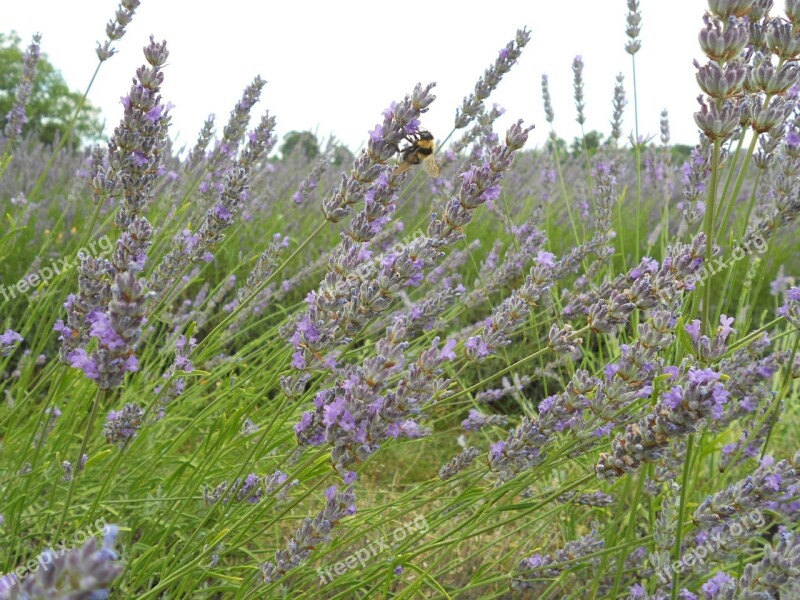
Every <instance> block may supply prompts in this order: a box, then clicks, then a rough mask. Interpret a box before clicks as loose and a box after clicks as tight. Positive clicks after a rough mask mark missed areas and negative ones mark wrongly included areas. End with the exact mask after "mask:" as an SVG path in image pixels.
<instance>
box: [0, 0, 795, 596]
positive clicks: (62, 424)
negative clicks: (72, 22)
mask: <svg viewBox="0 0 800 600" xmlns="http://www.w3.org/2000/svg"><path fill="white" fill-rule="evenodd" d="M617 4H621V5H625V2H622V0H617ZM639 4H640V3H639V2H638V0H627V10H628V14H627V20H626V22H620V23H619V35H618V38H617V39H616V40H614V43H617V44H619V45H620V46H624V47H625V49H626V51H627V53H628V55H629V56H628V58H629V59H630V60H629V62H628V63H627V64H621V65H619V69H620V70H621V74H620V76H619V77H618V78H617V80H616V82H609V84H610V85H609V87H608V92H609V94H608V97H607V98H591V99H588V100H589V101H591V102H593V103H598V104H599V103H601V102H602V103H604V105H606V106H608V121H610V126H609V127H608V128H607V129H608V131H606V132H603V139H601V140H599V141H598V139H597V136H596V135H594V133H595V132H589V131H585V132H584V123H585V120H586V119H585V114H584V110H585V104H586V102H587V98H585V94H584V89H585V87H584V62H583V60H582V58H581V56H576V58H575V59H574V61H573V63H572V77H573V80H574V98H573V99H572V100H570V101H569V102H565V101H563V100H562V101H561V102H558V103H557V102H554V101H553V99H551V93H550V82H549V80H548V77H547V76H546V75H545V76H544V77H542V79H541V80H536V81H530V82H529V84H530V86H532V87H536V88H541V99H542V103H543V107H544V114H545V115H546V119H545V121H543V122H537V123H532V122H527V121H522V120H519V121H512V125H511V126H510V127H508V128H506V127H503V128H501V127H499V126H498V124H497V122H498V119H500V118H501V115H502V113H503V111H502V109H501V108H500V107H499V106H498V105H497V104H494V103H495V101H497V94H495V91H496V90H502V85H503V82H502V80H503V79H504V78H506V77H513V75H514V68H515V65H517V64H518V62H520V61H523V60H531V61H535V60H536V53H537V52H541V51H542V49H541V48H540V49H538V50H537V49H536V48H535V47H536V36H535V33H534V34H533V35H532V33H531V31H529V30H528V29H526V28H521V29H519V30H518V31H516V34H515V35H514V33H513V32H509V34H510V37H509V42H508V44H507V45H506V46H505V47H503V48H498V52H497V54H495V55H494V56H487V57H486V64H483V65H482V64H476V65H474V70H475V76H476V77H479V79H478V81H477V83H476V84H475V87H474V90H472V91H469V90H465V93H467V95H466V97H465V98H464V101H463V103H462V104H461V105H460V106H458V107H445V109H446V110H452V111H453V113H454V120H453V124H452V130H451V131H449V132H448V131H432V134H433V137H434V138H435V139H436V149H435V152H436V153H435V155H433V156H435V161H436V163H437V165H438V175H435V174H434V176H431V175H429V174H428V173H426V168H429V167H430V164H429V163H428V164H424V165H417V164H411V163H413V162H415V161H414V159H415V158H416V159H418V160H417V161H416V162H423V163H424V162H425V161H424V160H422V159H423V157H424V156H425V153H424V152H423V150H420V148H422V146H420V145H419V144H420V143H421V142H420V140H424V136H422V137H421V135H420V134H421V133H422V132H424V131H426V130H427V127H428V126H427V125H426V113H427V112H428V111H429V109H431V107H432V106H434V104H433V103H434V102H435V101H436V92H437V88H436V87H435V85H434V84H433V83H429V82H427V81H423V82H420V83H419V84H417V85H416V86H415V87H413V89H408V90H406V93H405V95H402V94H400V95H398V96H397V97H396V98H395V101H394V102H392V103H391V105H389V106H372V107H364V110H365V111H366V112H368V113H369V114H371V115H372V114H374V116H375V119H374V123H375V125H374V128H372V129H371V130H370V131H368V132H367V131H365V132H364V138H363V145H362V146H361V147H360V148H357V149H356V148H347V147H345V146H344V145H342V144H340V143H338V142H337V141H336V140H335V139H330V140H325V139H323V140H316V138H314V137H313V136H305V137H303V136H301V137H299V138H297V139H295V142H296V143H295V144H293V145H290V144H286V143H284V144H282V145H281V141H280V140H279V136H278V135H277V133H276V124H277V122H278V121H279V120H280V118H281V115H280V114H272V113H271V112H269V110H268V109H269V99H268V97H267V96H266V95H265V96H264V97H263V98H262V93H264V92H265V90H267V89H268V86H266V82H265V80H264V79H262V78H261V77H260V76H256V75H255V74H251V75H249V77H250V79H249V80H245V81H243V82H242V85H243V86H246V87H244V91H243V92H242V94H241V99H240V100H239V101H238V102H237V103H236V104H235V106H234V107H233V108H232V110H231V111H230V115H229V117H227V120H226V119H224V118H222V119H217V120H214V119H213V118H209V120H208V121H207V122H206V124H205V126H204V127H203V129H202V131H200V132H199V134H197V138H196V142H193V145H192V144H188V145H187V146H186V147H182V146H179V145H178V143H177V142H176V141H175V139H174V137H172V132H171V129H170V123H171V119H172V117H173V115H174V112H175V111H176V110H179V109H178V108H176V107H173V106H172V105H171V104H170V102H169V99H168V98H167V95H166V93H163V92H162V86H163V85H164V84H165V81H167V80H168V79H169V77H170V70H169V52H170V51H169V47H170V46H169V41H168V40H167V41H162V40H160V39H158V38H153V37H151V38H150V39H149V40H147V39H143V40H141V45H142V46H143V55H142V66H141V67H140V68H139V69H138V70H137V71H136V72H135V73H130V77H131V78H133V79H132V84H131V87H130V89H128V90H119V92H120V95H121V96H122V97H123V98H122V102H121V105H120V107H119V114H118V115H117V116H118V121H116V122H115V123H109V124H107V127H106V135H104V136H103V137H102V139H101V140H100V142H99V143H86V142H85V139H84V141H83V142H81V143H78V142H79V141H80V139H81V136H80V135H79V134H78V127H79V126H80V124H81V123H82V121H81V115H82V114H84V112H83V110H84V109H83V107H82V106H81V104H82V102H83V100H85V99H86V95H84V96H83V97H82V98H81V99H80V100H81V102H79V104H78V107H77V111H76V112H75V113H74V114H73V115H71V117H70V119H69V120H68V121H69V122H68V123H67V124H66V129H65V130H64V131H61V133H60V134H59V135H55V136H54V137H53V139H52V140H43V139H42V138H41V137H37V136H36V135H34V129H33V120H32V114H33V112H32V111H33V109H34V106H35V105H36V101H37V100H36V96H35V93H34V90H35V85H34V82H35V81H36V73H37V68H41V66H42V64H43V63H42V55H43V52H44V51H45V50H46V40H40V39H39V38H38V37H36V38H34V39H33V40H32V41H30V40H26V41H25V42H24V44H23V47H22V50H23V51H24V57H23V58H21V62H20V68H19V70H18V71H19V72H18V73H15V82H14V88H13V94H12V95H11V96H9V98H11V99H12V106H11V109H10V110H9V111H8V113H7V114H4V115H3V116H4V121H3V125H4V132H3V134H2V135H1V136H0V213H1V214H0V217H2V225H0V600H22V599H26V600H27V599H54V598H69V599H74V600H79V599H85V600H100V599H103V598H137V599H138V598H142V599H156V598H158V599H178V598H215V599H216V598H219V599H222V598H226V599H227V598H237V599H248V600H249V599H256V598H289V599H294V598H311V599H318V598H320V599H321V598H324V599H329V598H330V599H332V598H341V599H350V598H404V599H412V598H454V599H455V598H459V599H479V598H480V599H483V598H530V599H537V598H542V599H581V600H585V599H588V598H611V599H618V598H622V599H629V600H644V599H668V598H669V599H672V600H675V599H681V600H690V599H700V600H712V599H713V600H722V599H734V598H735V599H739V598H741V599H759V600H766V599H776V600H778V599H780V600H791V599H800V526H799V525H798V523H799V522H800V441H798V439H799V438H800V436H799V435H798V433H799V432H800V399H799V398H798V390H799V388H800V385H799V382H798V378H800V355H799V354H798V348H799V347H800V330H799V328H800V287H798V286H800V237H798V224H797V217H798V214H800V0H786V1H785V6H784V5H782V4H780V5H778V3H776V5H775V6H773V1H772V0H708V4H707V5H705V4H704V3H703V2H699V1H698V9H697V14H698V19H697V21H696V22H693V23H687V24H686V26H687V27H692V28H694V29H696V30H697V32H698V36H697V40H698V44H699V45H698V53H702V55H704V56H705V57H706V59H705V62H702V63H701V62H698V64H697V65H696V69H695V70H696V79H697V88H696V89H695V90H694V92H693V93H694V95H699V96H700V98H699V103H698V105H697V112H696V113H695V115H694V121H695V125H696V128H697V140H696V146H694V147H690V146H682V145H680V144H674V143H673V141H672V140H671V138H670V120H669V119H670V115H669V114H668V113H667V111H664V112H663V113H662V114H661V129H660V132H659V133H657V134H655V135H648V134H646V132H643V131H642V132H640V131H639V121H638V119H639V117H640V115H639V114H638V112H639V111H638V104H637V96H636V85H635V82H636V68H637V63H636V60H637V53H638V52H639V50H640V48H641V46H642V44H643V43H647V38H646V36H645V35H644V32H646V27H647V26H648V23H647V22H646V20H645V19H644V18H643V15H642V14H641V12H640V6H639ZM138 7H139V0H122V1H121V4H120V6H119V7H118V9H117V12H116V15H115V16H114V18H113V20H112V21H111V22H110V23H109V26H108V28H107V30H106V37H105V38H103V39H102V40H101V41H100V42H99V43H98V49H97V57H98V63H97V67H98V69H101V68H102V69H114V68H115V67H114V54H115V51H114V48H115V44H117V43H118V41H119V40H120V39H121V38H122V37H123V35H125V33H126V32H125V28H126V26H127V25H128V24H129V23H130V22H131V20H132V19H133V20H135V19H136V14H135V13H136V10H137V8H138ZM703 10H707V12H706V15H705V17H702V13H703ZM11 25H13V23H12V24H11ZM652 25H653V26H655V25H656V24H652ZM28 44H30V45H29V46H28ZM26 46H27V49H25V47H26ZM665 51H666V49H665ZM579 53H580V49H576V51H575V52H574V54H579ZM481 73H483V74H482V75H481ZM264 75H265V77H266V76H268V74H264ZM162 93H163V96H162ZM498 93H499V92H498ZM87 94H88V90H87ZM439 108H441V107H439ZM556 115H558V117H559V118H560V119H564V120H574V119H576V120H577V122H578V124H579V125H580V126H581V131H582V135H581V136H580V138H576V141H575V143H573V145H572V147H571V148H570V147H568V145H567V144H566V143H565V142H564V141H563V140H561V138H560V137H559V135H558V130H557V121H556V118H555V117H556ZM514 118H515V119H516V116H514ZM37 122H38V121H37ZM42 122H43V123H46V120H45V121H42ZM534 125H535V126H536V128H537V130H541V129H545V130H547V131H549V132H550V136H549V138H548V142H547V144H546V145H544V146H541V147H535V145H534V144H532V143H531V141H530V140H529V139H528V138H529V135H530V133H531V131H532V128H533V127H534ZM309 127H313V120H312V121H311V122H310V123H309ZM65 132H66V133H65ZM62 134H63V135H62ZM415 144H416V145H415ZM309 148H311V150H309Z"/></svg>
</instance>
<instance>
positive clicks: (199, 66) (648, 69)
mask: <svg viewBox="0 0 800 600" xmlns="http://www.w3.org/2000/svg"><path fill="white" fill-rule="evenodd" d="M4 4H5V6H4V7H3V10H2V12H3V25H2V30H0V31H2V32H3V33H9V32H10V31H11V30H16V32H17V33H18V34H19V35H20V36H21V37H22V39H23V43H24V44H25V45H27V43H28V42H29V40H30V37H31V35H32V34H33V33H35V32H40V33H41V34H42V50H43V52H44V53H46V54H47V56H48V59H49V60H50V62H51V63H53V65H54V66H55V67H56V68H58V69H59V70H60V71H61V73H62V74H63V76H64V78H65V79H66V81H67V83H68V84H69V86H70V87H71V88H73V89H80V90H81V91H83V90H84V89H85V88H86V86H87V85H88V84H89V82H90V80H91V76H92V74H93V73H94V70H95V68H96V66H97V56H96V54H95V46H96V42H97V41H102V40H104V38H105V24H106V22H107V21H108V20H109V19H111V18H112V17H113V15H114V11H115V9H116V5H117V2H116V0H76V1H73V2H64V1H63V0H27V1H25V2H10V1H9V2H5V3H4ZM640 6H641V13H642V31H641V34H640V37H641V40H642V49H641V50H640V51H639V53H638V54H637V55H636V57H635V60H636V86H637V87H636V95H637V98H638V114H639V133H640V135H643V136H647V135H650V136H654V137H656V138H657V136H658V134H659V119H660V113H661V111H662V110H663V109H667V110H668V112H669V117H670V128H671V133H672V142H673V143H683V144H690V145H694V144H695V143H696V142H697V129H696V126H695V124H694V120H693V118H692V113H693V112H694V111H695V110H696V107H697V100H696V98H697V96H698V94H699V93H700V92H699V88H698V86H697V83H696V81H695V77H694V73H695V68H694V66H693V65H692V61H693V59H695V58H698V59H699V58H701V52H700V49H699V46H698V42H697V34H698V32H699V30H700V27H701V26H702V16H703V13H704V11H705V8H706V2H705V1H704V0H670V1H666V0H641V2H640ZM626 13H627V7H626V2H625V0H571V1H570V2H564V1H561V2H553V1H552V0H546V1H545V0H527V1H526V2H521V1H520V0H492V1H490V2H487V1H483V2H476V1H472V0H468V1H459V2H452V1H439V2H433V1H431V0H426V1H425V2H419V3H411V2H409V3H406V4H402V3H399V2H375V1H373V2H368V1H340V2H310V1H303V0H293V1H290V2H281V3H272V2H252V1H250V2H248V1H246V0H225V1H224V2H220V1H218V0H216V1H211V0H193V1H191V2H189V1H186V0H183V1H180V0H142V3H141V5H140V7H139V8H138V9H137V11H136V14H135V16H134V17H133V21H132V23H131V24H130V25H129V26H128V28H127V33H126V35H125V37H124V38H123V39H122V40H121V41H118V42H117V43H116V46H115V47H116V48H117V49H118V54H117V55H115V56H114V57H112V58H111V59H109V60H108V61H106V62H105V63H104V64H103V65H102V66H101V68H100V71H99V73H98V74H97V77H96V79H95V81H94V82H93V84H92V86H91V89H90V92H89V100H90V102H91V103H92V104H94V105H95V106H97V107H99V108H100V109H101V110H102V113H103V117H104V118H105V119H106V123H107V127H106V133H107V134H108V133H110V132H111V131H112V130H113V128H114V126H115V125H116V124H117V123H118V122H119V119H120V117H121V115H122V106H121V105H120V102H119V100H120V97H121V96H124V95H125V94H127V92H128V90H129V88H130V83H131V78H132V77H133V76H134V74H135V71H136V68H137V67H138V66H139V65H141V64H143V63H144V56H143V54H142V51H141V49H142V47H143V46H145V45H146V44H147V42H148V39H149V36H150V35H151V34H152V35H154V36H155V37H156V39H157V40H162V39H165V40H167V47H168V49H169V51H170V57H169V61H168V63H167V66H166V67H165V69H164V74H165V82H164V85H163V86H162V95H163V96H164V99H165V100H166V101H169V102H172V104H174V105H175V106H174V109H173V110H172V127H171V136H172V138H173V139H174V140H176V143H177V146H178V147H180V146H183V145H187V146H191V145H193V143H194V141H195V139H196V138H197V134H198V132H199V131H200V128H201V127H202V125H203V122H204V120H205V119H206V117H207V116H208V115H209V114H211V113H214V114H216V116H217V122H216V123H217V125H216V130H217V135H221V132H222V128H223V127H224V124H225V122H226V121H227V119H228V115H229V114H230V111H231V109H232V108H233V106H234V104H235V103H236V101H237V100H238V98H239V97H240V96H241V93H242V90H243V89H244V88H245V86H247V85H248V84H249V83H250V82H251V81H252V80H253V78H254V77H255V76H256V75H261V77H262V78H264V79H265V80H266V81H267V85H266V86H265V88H264V90H263V92H262V96H261V101H260V102H259V104H257V105H256V106H255V108H254V117H253V120H252V124H253V125H255V123H256V122H257V119H258V118H260V116H261V115H262V114H263V112H264V111H265V110H269V111H270V113H271V114H272V115H274V116H275V117H276V118H277V121H278V125H277V133H278V135H279V136H280V137H281V138H282V137H283V136H284V135H285V134H286V133H287V132H289V131H292V130H298V131H302V130H310V131H313V132H315V133H316V134H317V135H318V136H319V137H320V138H326V137H327V136H329V135H334V136H336V138H337V139H339V140H340V141H342V142H344V143H345V144H347V145H348V146H349V147H350V148H351V149H353V150H355V149H357V148H359V147H361V145H362V144H363V143H364V141H365V140H366V139H367V136H368V134H367V132H368V131H369V130H371V129H373V127H374V126H375V124H376V123H379V122H380V121H381V112H382V111H383V110H384V109H385V108H386V107H388V105H389V104H390V103H391V102H392V101H393V100H400V99H402V97H403V96H404V95H405V94H407V93H409V92H410V91H411V90H412V89H413V87H414V85H415V84H416V83H417V82H422V83H428V82H430V81H435V82H436V83H437V87H436V88H435V90H434V92H435V94H436V95H437V100H436V101H435V102H434V103H433V104H432V105H431V108H430V111H429V112H428V113H427V114H425V115H423V117H422V125H423V126H424V127H425V128H426V129H429V130H430V131H432V132H433V133H434V135H435V136H436V137H437V138H439V139H441V138H444V137H445V136H446V135H448V133H449V132H450V131H451V129H452V127H453V120H454V117H455V111H456V108H457V107H458V106H460V104H461V101H462V99H463V98H464V96H466V95H468V94H469V93H470V92H471V91H472V90H473V88H474V85H475V82H476V81H477V79H478V77H480V76H481V74H482V73H483V72H484V70H485V69H486V68H487V67H488V66H489V65H490V64H491V63H492V62H493V61H494V60H495V58H496V57H497V55H498V52H499V50H500V49H501V48H503V47H504V46H505V45H506V44H507V43H508V42H509V41H510V40H512V39H514V35H515V32H516V30H517V29H518V28H521V27H523V26H526V27H527V28H528V29H529V30H531V32H532V38H531V41H530V42H529V43H528V45H527V46H526V47H525V49H524V50H523V53H522V56H521V58H520V60H519V62H518V64H517V65H515V66H514V67H513V68H512V70H511V71H510V72H509V73H508V74H506V75H505V77H504V79H503V81H502V82H501V83H500V85H499V86H498V88H497V89H496V90H495V92H494V93H493V94H492V96H491V97H490V98H489V101H488V102H489V103H493V102H496V103H498V104H499V105H500V106H502V107H503V108H505V109H506V113H505V115H504V116H503V117H502V118H501V120H500V121H499V123H498V125H499V127H498V129H499V131H504V130H505V129H506V128H507V127H508V125H509V124H510V123H512V122H513V121H515V120H517V119H523V120H524V121H525V122H526V123H534V124H535V125H536V129H535V130H534V131H533V132H532V133H531V136H530V142H529V144H530V145H535V146H543V145H544V144H545V142H546V140H547V134H548V132H549V125H548V123H547V122H546V121H545V118H544V110H543V107H542V97H541V77H542V74H547V75H548V77H549V79H550V91H551V95H552V98H553V106H554V111H555V122H554V128H555V130H556V133H557V134H558V135H559V136H561V137H562V138H565V139H567V140H568V141H571V140H572V139H573V138H574V137H575V136H578V135H580V132H581V130H580V126H579V125H578V124H577V123H576V121H575V117H576V111H575V104H574V100H573V88H572V85H573V80H572V61H573V59H574V57H575V56H576V55H581V56H582V58H583V62H584V65H585V66H584V93H585V104H586V109H585V113H586V123H585V125H584V129H585V131H587V132H588V131H591V130H594V129H596V130H598V131H600V132H601V133H603V134H604V135H607V134H608V133H609V131H610V125H609V121H610V119H611V112H612V108H611V100H612V96H613V89H614V85H615V76H616V75H617V74H618V73H622V74H623V75H624V76H625V83H624V85H625V90H626V94H627V96H628V100H629V103H628V106H627V107H626V111H625V118H624V123H623V135H624V136H625V137H627V136H628V135H629V134H630V133H631V132H632V131H633V130H634V103H633V91H634V87H633V69H632V61H631V57H630V55H628V54H627V53H626V52H625V50H624V46H625V42H626V40H627V38H626V36H625V15H626Z"/></svg>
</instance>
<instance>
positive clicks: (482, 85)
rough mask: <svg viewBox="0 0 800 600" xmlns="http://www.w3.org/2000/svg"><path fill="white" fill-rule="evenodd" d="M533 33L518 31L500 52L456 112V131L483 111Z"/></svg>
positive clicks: (524, 30) (523, 30) (525, 30)
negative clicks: (490, 96)
mask: <svg viewBox="0 0 800 600" xmlns="http://www.w3.org/2000/svg"><path fill="white" fill-rule="evenodd" d="M530 39H531V33H530V31H528V30H527V29H524V28H523V29H519V30H517V37H516V39H515V40H514V41H512V42H509V43H508V45H507V46H506V47H505V48H503V49H502V50H500V55H499V56H498V57H497V60H496V61H495V62H494V64H493V65H491V66H490V67H489V68H488V69H486V71H484V73H483V76H482V77H481V78H480V79H478V82H477V83H476V84H475V91H474V92H473V93H472V94H470V95H469V96H467V97H466V98H464V102H462V104H461V108H460V109H457V110H456V123H455V127H456V129H461V128H463V127H466V126H467V125H469V124H470V122H471V121H472V120H473V119H474V118H475V117H477V116H478V113H480V111H481V107H482V105H483V102H484V100H486V99H487V98H488V97H489V94H491V93H492V91H494V89H495V88H496V87H497V84H498V83H500V80H501V79H502V78H503V75H505V74H506V73H508V72H509V71H510V70H511V67H512V66H513V65H514V63H516V62H517V59H518V58H519V57H520V55H521V54H522V49H523V48H524V47H525V45H526V44H527V43H528V42H529V41H530Z"/></svg>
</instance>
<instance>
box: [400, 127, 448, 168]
mask: <svg viewBox="0 0 800 600" xmlns="http://www.w3.org/2000/svg"><path fill="white" fill-rule="evenodd" d="M406 141H407V142H408V144H409V145H408V146H405V147H404V148H401V149H400V159H401V162H400V164H399V165H398V166H397V168H396V169H395V172H394V173H395V175H399V174H400V173H405V172H406V171H408V170H409V169H410V168H411V167H413V166H414V165H418V164H420V163H422V168H423V169H425V172H426V173H427V174H428V175H430V176H431V177H438V176H439V165H437V164H436V159H435V158H434V157H433V150H434V143H433V135H432V134H431V132H430V131H425V130H424V129H421V130H419V131H418V132H417V133H412V134H411V135H409V136H407V137H406Z"/></svg>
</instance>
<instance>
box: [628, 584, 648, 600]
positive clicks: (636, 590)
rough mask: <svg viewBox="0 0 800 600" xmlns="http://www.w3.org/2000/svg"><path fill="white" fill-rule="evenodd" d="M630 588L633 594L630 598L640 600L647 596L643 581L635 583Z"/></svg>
mask: <svg viewBox="0 0 800 600" xmlns="http://www.w3.org/2000/svg"><path fill="white" fill-rule="evenodd" d="M630 589H631V595H630V596H629V597H630V598H633V599H635V600H640V599H642V598H646V597H647V594H646V593H645V589H644V587H642V584H641V583H634V584H633V585H632V586H631V588H630Z"/></svg>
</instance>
